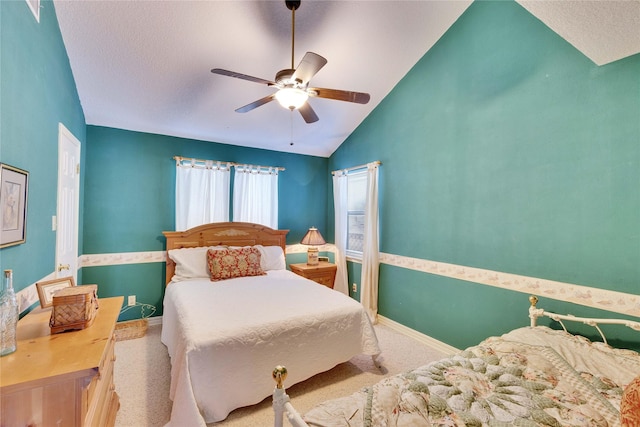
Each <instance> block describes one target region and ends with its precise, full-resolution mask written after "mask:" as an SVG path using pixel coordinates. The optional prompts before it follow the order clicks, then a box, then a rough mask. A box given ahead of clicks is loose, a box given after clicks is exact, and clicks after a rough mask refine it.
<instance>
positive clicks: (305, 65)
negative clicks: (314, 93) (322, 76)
mask: <svg viewBox="0 0 640 427" xmlns="http://www.w3.org/2000/svg"><path fill="white" fill-rule="evenodd" d="M326 63H327V60H326V59H324V58H323V57H322V56H320V55H318V54H317V53H313V52H307V53H305V54H304V57H303V58H302V61H300V64H298V68H296V71H295V72H294V73H293V76H291V78H292V79H294V80H299V81H301V82H302V84H307V83H309V80H311V77H313V76H315V75H316V73H317V72H318V71H320V69H321V68H322V67H324V66H325V64H326Z"/></svg>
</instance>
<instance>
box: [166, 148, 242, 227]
mask: <svg viewBox="0 0 640 427" xmlns="http://www.w3.org/2000/svg"><path fill="white" fill-rule="evenodd" d="M230 176H231V172H230V171H229V168H228V167H227V166H226V165H222V164H221V163H220V162H216V163H215V164H214V162H212V161H210V160H208V161H206V162H204V163H202V162H200V163H198V164H196V161H195V159H193V160H187V163H182V161H181V160H179V161H177V162H176V230H177V231H183V230H187V229H189V228H192V227H195V226H198V225H202V224H208V223H210V222H225V221H229V182H230Z"/></svg>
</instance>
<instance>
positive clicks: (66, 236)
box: [54, 123, 80, 283]
mask: <svg viewBox="0 0 640 427" xmlns="http://www.w3.org/2000/svg"><path fill="white" fill-rule="evenodd" d="M58 128H59V130H58V209H57V212H56V216H57V221H54V223H55V222H57V224H56V276H57V277H66V276H73V280H74V282H75V283H78V282H77V279H78V210H79V204H80V200H79V198H80V194H79V193H80V141H78V139H77V138H76V137H75V136H73V134H72V133H71V132H69V130H68V129H67V128H66V127H64V125H63V124H62V123H60V124H59V127H58Z"/></svg>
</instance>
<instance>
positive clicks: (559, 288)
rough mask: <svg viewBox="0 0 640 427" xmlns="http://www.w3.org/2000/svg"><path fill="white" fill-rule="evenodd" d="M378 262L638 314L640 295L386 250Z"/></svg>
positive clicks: (637, 315) (639, 310)
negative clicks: (425, 258) (392, 253)
mask: <svg viewBox="0 0 640 427" xmlns="http://www.w3.org/2000/svg"><path fill="white" fill-rule="evenodd" d="M380 262H381V263H384V264H389V265H393V266H395V267H401V268H408V269H411V270H417V271H422V272H424V273H430V274H437V275H439V276H445V277H450V278H453V279H458V280H465V281H467V282H473V283H479V284H482V285H487V286H494V287H498V288H502V289H508V290H511V291H516V292H523V293H527V294H534V295H537V296H539V297H546V298H552V299H555V300H559V301H566V302H571V303H575V304H580V305H584V306H588V307H593V308H598V309H602V310H607V311H613V312H615V313H621V314H627V315H630V316H636V317H640V295H634V294H627V293H623V292H617V291H610V290H606V289H599V288H592V287H588V286H581V285H574V284H572V283H564V282H556V281H553V280H546V279H539V278H536V277H528V276H520V275H517V274H510V273H501V272H498V271H492V270H483V269H481V268H474V267H466V266H462V265H456V264H447V263H444V262H437V261H429V260H423V259H419V258H410V257H405V256H399V255H391V254H386V253H381V254H380ZM543 308H544V307H543Z"/></svg>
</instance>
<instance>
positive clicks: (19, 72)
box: [0, 0, 85, 290]
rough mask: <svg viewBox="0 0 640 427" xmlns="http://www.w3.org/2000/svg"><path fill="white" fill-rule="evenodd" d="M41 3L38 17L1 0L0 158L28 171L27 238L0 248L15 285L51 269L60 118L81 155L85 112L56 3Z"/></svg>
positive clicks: (23, 5)
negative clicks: (66, 47)
mask: <svg viewBox="0 0 640 427" xmlns="http://www.w3.org/2000/svg"><path fill="white" fill-rule="evenodd" d="M40 6H41V7H40V23H38V22H37V21H36V20H35V18H34V16H33V14H32V13H31V10H30V9H29V7H28V6H27V3H26V2H25V1H0V49H1V50H0V52H1V59H0V112H1V114H0V161H1V162H3V163H7V164H9V165H12V166H15V167H18V168H21V169H25V170H27V171H28V172H29V194H28V200H27V228H26V234H27V236H26V243H24V244H21V245H17V246H11V247H7V248H4V249H1V250H0V268H2V269H6V268H10V269H13V270H14V287H15V288H16V290H21V289H23V288H25V287H27V286H29V285H31V284H32V283H35V282H36V281H38V280H40V279H42V278H43V277H45V276H47V275H49V274H51V273H53V271H54V269H55V243H56V242H55V236H56V235H55V232H54V231H52V230H51V217H52V216H53V215H55V214H56V205H57V202H56V198H57V183H58V123H63V124H64V125H65V126H66V127H67V129H69V130H70V131H71V133H73V134H74V135H75V137H76V138H78V140H79V141H80V142H81V144H82V148H81V150H82V155H84V141H85V120H84V114H83V112H82V107H81V105H80V101H79V98H78V94H77V91H76V86H75V82H74V80H73V75H72V73H71V68H70V66H69V60H68V58H67V53H66V50H65V47H64V45H63V42H62V36H61V34H60V30H59V28H58V21H57V18H56V14H55V10H54V8H53V3H52V2H50V1H46V0H45V1H42V2H41V5H40ZM82 190H83V187H82V186H81V194H82ZM81 197H82V196H81ZM80 221H81V223H82V214H81V216H80ZM80 235H82V228H81V229H80ZM80 250H82V248H81V247H80Z"/></svg>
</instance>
